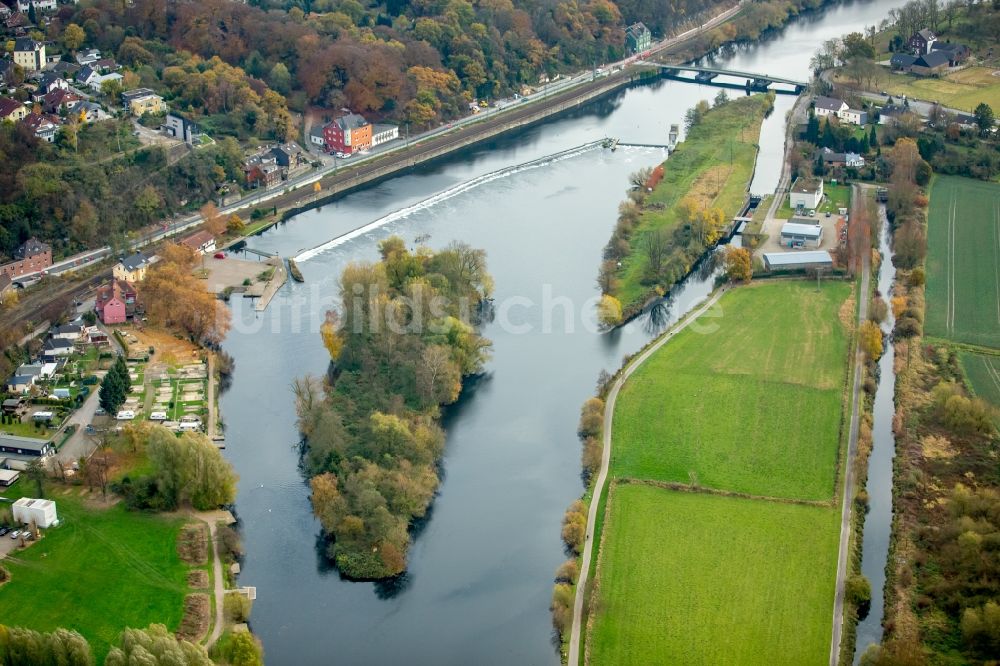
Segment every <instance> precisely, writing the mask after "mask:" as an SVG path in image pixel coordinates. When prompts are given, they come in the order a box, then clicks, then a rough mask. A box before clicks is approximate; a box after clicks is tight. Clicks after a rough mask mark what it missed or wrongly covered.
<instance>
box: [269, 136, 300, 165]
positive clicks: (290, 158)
mask: <svg viewBox="0 0 1000 666" xmlns="http://www.w3.org/2000/svg"><path fill="white" fill-rule="evenodd" d="M271 155H273V156H274V159H275V161H276V162H277V164H278V166H280V167H284V168H286V169H292V168H295V167H297V166H298V165H299V164H300V163H301V162H302V148H300V147H299V144H297V143H295V142H294V141H289V142H288V143H283V144H281V145H279V146H275V147H274V148H272V149H271Z"/></svg>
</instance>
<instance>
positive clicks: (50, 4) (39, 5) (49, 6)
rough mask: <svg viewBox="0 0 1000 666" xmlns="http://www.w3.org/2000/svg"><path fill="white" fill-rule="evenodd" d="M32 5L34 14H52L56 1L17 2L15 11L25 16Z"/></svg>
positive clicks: (21, 0) (28, 0)
mask: <svg viewBox="0 0 1000 666" xmlns="http://www.w3.org/2000/svg"><path fill="white" fill-rule="evenodd" d="M32 5H34V7H35V11H36V12H54V11H55V10H56V0H17V11H19V12H24V13H25V14H27V13H28V12H29V11H30V10H31V6H32Z"/></svg>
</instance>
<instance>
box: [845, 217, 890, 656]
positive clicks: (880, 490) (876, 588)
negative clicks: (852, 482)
mask: <svg viewBox="0 0 1000 666" xmlns="http://www.w3.org/2000/svg"><path fill="white" fill-rule="evenodd" d="M879 218H880V220H879V221H880V223H881V227H880V228H881V233H880V236H879V239H880V240H879V252H880V253H881V255H882V263H881V264H879V269H878V291H879V293H880V294H882V298H884V299H885V302H886V303H889V302H890V299H891V298H892V283H893V282H894V281H895V279H896V267H895V266H893V265H892V229H890V228H889V222H888V220H886V218H885V208H884V207H883V206H879ZM888 311H889V314H888V315H887V317H886V320H885V322H883V325H882V331H883V332H884V333H885V353H883V354H882V358H880V359H879V362H878V369H879V376H878V387H877V388H876V389H875V403H874V406H873V408H872V451H871V454H869V457H868V481H867V482H866V484H865V491H866V492H867V493H868V513H867V514H866V516H865V528H864V530H865V531H864V537H863V540H862V542H863V543H862V550H861V573H862V574H864V575H865V577H866V578H868V581H869V582H870V583H871V586H872V603H871V608H870V609H869V611H868V615H867V616H866V617H865V618H864V619H863V620H861V621H860V622H859V623H858V631H857V642H856V645H857V649H856V650H855V653H854V663H855V664H858V663H860V661H861V655H863V654H864V652H865V650H866V649H867V648H868V646H869V645H871V644H873V643H881V642H882V618H883V616H884V615H885V595H884V593H883V589H884V588H885V565H886V558H887V557H888V556H889V536H890V533H891V532H892V461H893V459H894V458H895V457H896V437H895V435H894V434H893V432H892V419H893V416H894V415H895V413H896V403H895V397H896V371H895V367H894V365H893V364H894V363H895V360H896V350H895V348H893V346H892V338H891V335H892V329H893V327H894V326H895V325H896V320H895V317H893V314H892V308H891V307H890V308H889V309H888Z"/></svg>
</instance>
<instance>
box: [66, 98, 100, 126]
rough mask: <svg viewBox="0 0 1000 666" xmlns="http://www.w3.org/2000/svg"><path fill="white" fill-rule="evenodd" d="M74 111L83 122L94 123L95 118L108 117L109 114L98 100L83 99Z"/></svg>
mask: <svg viewBox="0 0 1000 666" xmlns="http://www.w3.org/2000/svg"><path fill="white" fill-rule="evenodd" d="M73 113H75V114H77V119H78V120H79V121H80V122H81V123H92V122H94V121H95V120H101V119H103V118H107V117H108V114H106V113H105V112H104V109H103V108H102V107H101V105H100V104H98V103H97V102H90V101H87V100H83V101H81V102H79V103H78V104H77V105H76V106H74V107H73Z"/></svg>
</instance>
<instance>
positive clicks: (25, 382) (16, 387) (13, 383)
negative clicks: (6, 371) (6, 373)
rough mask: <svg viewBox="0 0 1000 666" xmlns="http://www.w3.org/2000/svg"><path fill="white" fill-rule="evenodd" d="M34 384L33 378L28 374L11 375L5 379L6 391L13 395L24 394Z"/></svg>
mask: <svg viewBox="0 0 1000 666" xmlns="http://www.w3.org/2000/svg"><path fill="white" fill-rule="evenodd" d="M34 385H35V378H34V377H30V376H28V375H18V374H14V375H11V376H10V378H9V379H8V380H7V384H6V385H5V388H6V389H7V393H11V394H13V395H25V394H26V393H28V392H29V391H30V390H31V387H32V386H34Z"/></svg>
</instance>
